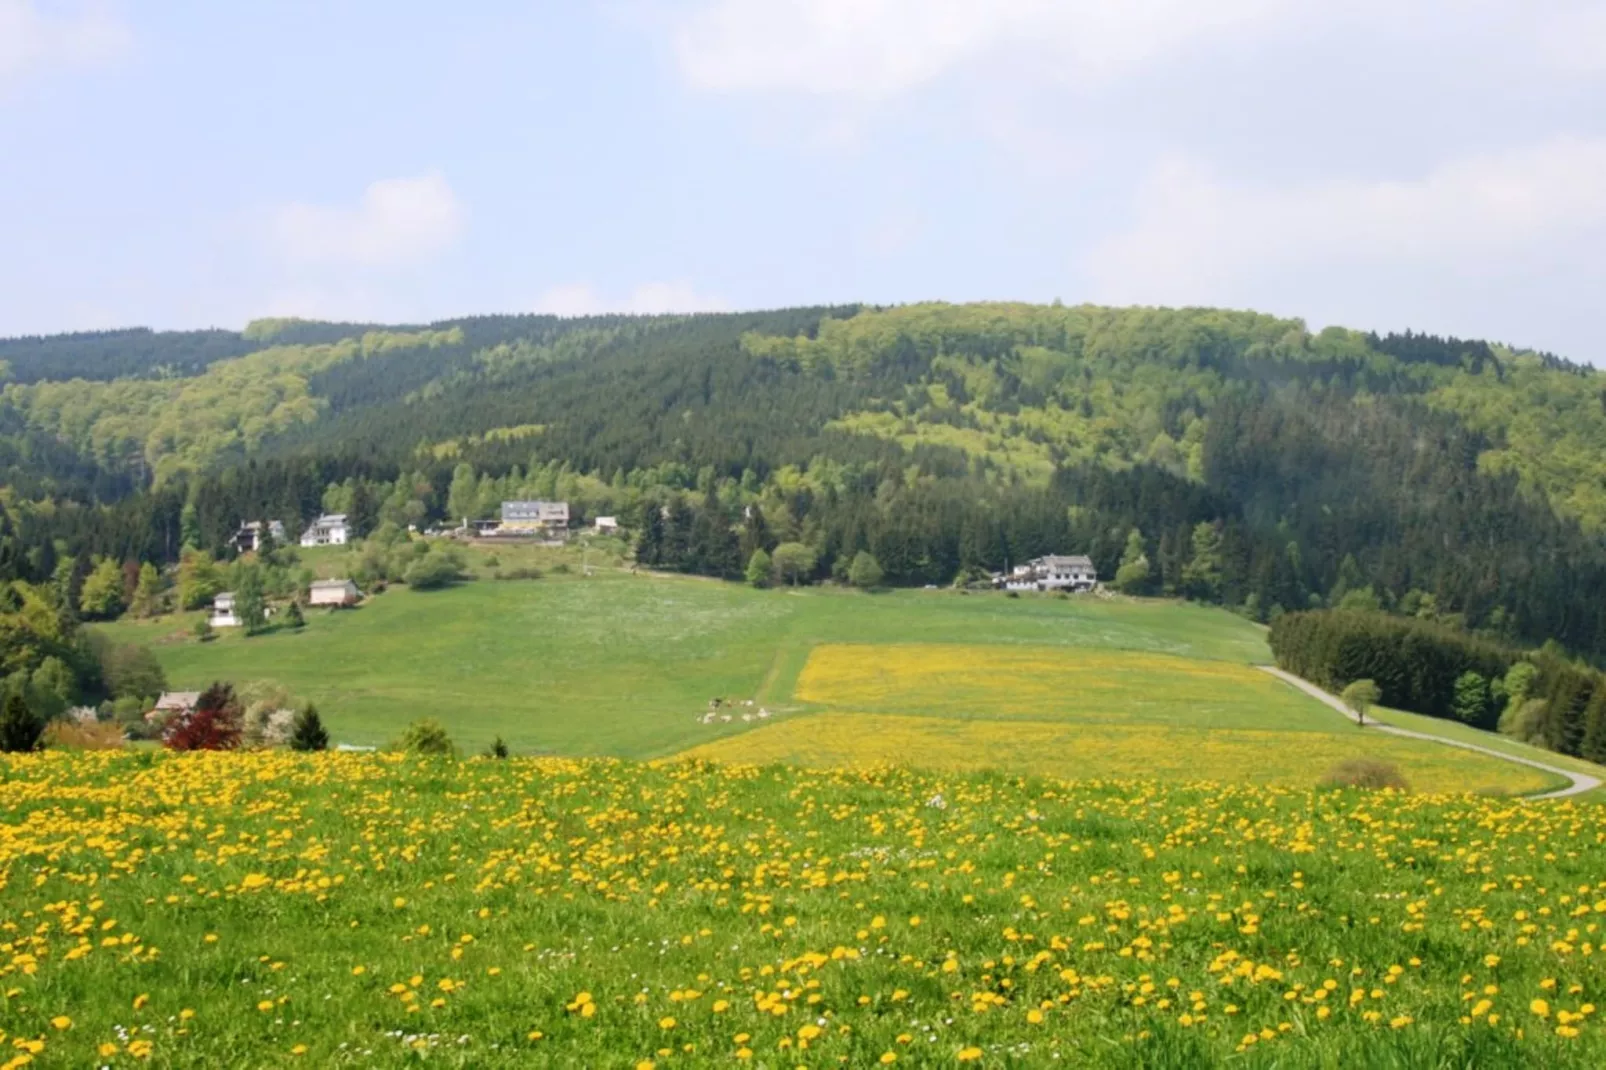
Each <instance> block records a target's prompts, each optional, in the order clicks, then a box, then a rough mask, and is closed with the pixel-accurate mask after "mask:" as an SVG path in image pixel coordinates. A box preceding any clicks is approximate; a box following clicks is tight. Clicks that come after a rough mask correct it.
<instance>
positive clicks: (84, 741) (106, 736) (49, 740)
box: [43, 721, 124, 750]
mask: <svg viewBox="0 0 1606 1070" xmlns="http://www.w3.org/2000/svg"><path fill="white" fill-rule="evenodd" d="M123 742H124V735H123V726H122V725H120V724H115V723H113V722H111V721H91V722H87V723H86V722H83V721H52V722H50V724H49V726H48V727H46V729H45V733H44V736H43V743H44V745H45V746H46V747H51V748H56V749H61V750H122V749H123Z"/></svg>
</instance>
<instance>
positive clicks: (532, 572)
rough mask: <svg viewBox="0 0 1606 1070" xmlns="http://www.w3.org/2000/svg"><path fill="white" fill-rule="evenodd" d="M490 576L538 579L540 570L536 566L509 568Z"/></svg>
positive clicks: (505, 578) (512, 578)
mask: <svg viewBox="0 0 1606 1070" xmlns="http://www.w3.org/2000/svg"><path fill="white" fill-rule="evenodd" d="M491 578H492V579H498V580H538V579H540V578H541V570H540V569H538V568H510V569H508V570H507V571H506V572H495V573H492V574H491Z"/></svg>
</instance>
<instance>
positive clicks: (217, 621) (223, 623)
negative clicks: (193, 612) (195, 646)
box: [207, 591, 240, 628]
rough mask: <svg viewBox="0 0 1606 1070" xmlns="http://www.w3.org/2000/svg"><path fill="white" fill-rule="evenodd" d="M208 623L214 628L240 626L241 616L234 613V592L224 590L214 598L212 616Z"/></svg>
mask: <svg viewBox="0 0 1606 1070" xmlns="http://www.w3.org/2000/svg"><path fill="white" fill-rule="evenodd" d="M207 623H208V624H210V625H212V627H214V628H238V627H239V626H240V618H239V617H238V616H236V615H235V613H234V592H233V591H224V592H223V593H221V594H219V595H218V596H217V597H216V598H214V599H212V616H211V617H210V618H208V620H207Z"/></svg>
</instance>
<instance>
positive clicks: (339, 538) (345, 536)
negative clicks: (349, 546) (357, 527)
mask: <svg viewBox="0 0 1606 1070" xmlns="http://www.w3.org/2000/svg"><path fill="white" fill-rule="evenodd" d="M350 538H351V528H350V527H349V526H348V525H347V524H346V514H345V513H327V514H325V515H323V516H320V517H319V518H318V519H316V520H314V521H313V522H312V525H311V526H310V527H308V528H307V530H306V531H303V532H302V533H301V545H302V546H344V545H346V542H347V541H348V540H349V539H350Z"/></svg>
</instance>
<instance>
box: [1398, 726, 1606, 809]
mask: <svg viewBox="0 0 1606 1070" xmlns="http://www.w3.org/2000/svg"><path fill="white" fill-rule="evenodd" d="M1368 716H1369V717H1372V718H1375V719H1376V720H1379V721H1382V722H1383V723H1384V724H1391V725H1394V726H1396V727H1398V728H1409V729H1411V730H1412V731H1413V732H1422V733H1425V734H1427V735H1430V736H1437V737H1438V738H1440V739H1450V740H1456V741H1458V742H1461V743H1473V744H1476V745H1477V746H1480V747H1487V748H1488V749H1490V750H1492V751H1499V752H1500V753H1501V754H1510V755H1512V756H1513V757H1517V758H1527V759H1530V760H1532V761H1536V762H1544V763H1545V764H1546V765H1553V766H1555V767H1556V768H1558V769H1566V770H1570V771H1571V772H1574V773H1587V774H1589V775H1590V776H1595V777H1600V778H1602V779H1606V766H1599V765H1596V764H1595V763H1594V762H1586V761H1584V760H1583V759H1582V758H1574V757H1571V756H1569V755H1566V754H1557V753H1556V752H1555V751H1550V750H1545V749H1544V748H1543V747H1534V746H1530V745H1529V744H1527V743H1522V742H1520V741H1518V740H1515V739H1512V738H1511V737H1510V736H1503V735H1501V734H1500V733H1499V732H1486V731H1484V730H1483V729H1481V728H1473V727H1472V726H1471V725H1466V724H1462V723H1461V722H1460V721H1447V720H1444V719H1443V718H1439V717H1427V716H1424V715H1423V714H1420V713H1407V712H1406V711H1404V710H1391V709H1386V708H1383V707H1375V708H1373V709H1372V711H1371V712H1370V713H1369V714H1368ZM1578 798H1580V799H1588V800H1590V801H1592V802H1606V787H1601V788H1596V789H1595V790H1594V791H1588V792H1585V793H1584V794H1582V795H1580V796H1578Z"/></svg>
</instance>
